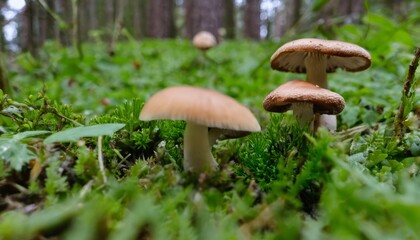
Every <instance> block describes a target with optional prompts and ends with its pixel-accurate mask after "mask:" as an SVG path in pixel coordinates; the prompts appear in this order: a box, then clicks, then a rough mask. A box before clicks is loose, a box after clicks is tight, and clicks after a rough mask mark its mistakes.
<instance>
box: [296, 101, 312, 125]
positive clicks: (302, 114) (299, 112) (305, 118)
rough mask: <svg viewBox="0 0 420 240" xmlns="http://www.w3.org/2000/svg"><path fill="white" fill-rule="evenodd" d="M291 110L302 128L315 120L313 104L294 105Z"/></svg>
mask: <svg viewBox="0 0 420 240" xmlns="http://www.w3.org/2000/svg"><path fill="white" fill-rule="evenodd" d="M290 109H291V110H292V111H293V116H294V117H295V118H296V119H297V120H298V122H299V123H300V125H301V126H305V125H309V124H310V123H311V122H312V120H313V118H314V110H313V104H312V103H292V106H291V107H290Z"/></svg>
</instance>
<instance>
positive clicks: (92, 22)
mask: <svg viewBox="0 0 420 240" xmlns="http://www.w3.org/2000/svg"><path fill="white" fill-rule="evenodd" d="M86 1H87V3H86V5H87V6H88V11H87V13H86V15H87V19H88V25H89V31H91V30H95V29H97V28H98V20H97V16H96V1H95V0H86Z"/></svg>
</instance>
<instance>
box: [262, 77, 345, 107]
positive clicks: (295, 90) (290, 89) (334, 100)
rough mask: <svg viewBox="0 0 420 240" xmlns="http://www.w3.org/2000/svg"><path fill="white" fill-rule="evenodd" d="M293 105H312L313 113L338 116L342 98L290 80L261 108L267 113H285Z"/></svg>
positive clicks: (274, 92) (310, 85)
mask: <svg viewBox="0 0 420 240" xmlns="http://www.w3.org/2000/svg"><path fill="white" fill-rule="evenodd" d="M293 103H312V104H313V111H314V113H319V114H338V113H340V112H341V111H343V109H344V106H345V104H346V103H345V101H344V98H343V97H342V96H340V95H339V94H337V93H335V92H332V91H330V90H328V89H325V88H320V87H318V86H317V85H314V84H312V83H309V82H307V81H302V80H292V81H289V82H286V83H284V84H283V85H281V86H280V87H278V88H277V89H276V90H274V91H272V92H271V93H270V94H268V95H267V97H266V98H265V99H264V102H263V106H264V108H265V110H267V111H269V112H286V111H288V110H289V109H290V107H291V105H292V104H293Z"/></svg>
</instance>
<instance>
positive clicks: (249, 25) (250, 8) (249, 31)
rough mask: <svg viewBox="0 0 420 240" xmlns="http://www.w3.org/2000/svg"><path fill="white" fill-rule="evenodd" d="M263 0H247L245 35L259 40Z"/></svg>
mask: <svg viewBox="0 0 420 240" xmlns="http://www.w3.org/2000/svg"><path fill="white" fill-rule="evenodd" d="M260 14H261V2H260V0H247V1H246V4H245V12H244V27H245V29H244V30H245V32H244V33H245V34H244V35H245V37H246V38H250V39H254V40H259V39H260V27H261V17H260Z"/></svg>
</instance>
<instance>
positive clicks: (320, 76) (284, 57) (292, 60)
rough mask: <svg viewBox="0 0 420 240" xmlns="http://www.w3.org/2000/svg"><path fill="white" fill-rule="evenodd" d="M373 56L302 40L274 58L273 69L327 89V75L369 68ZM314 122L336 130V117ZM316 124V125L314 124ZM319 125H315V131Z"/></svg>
mask: <svg viewBox="0 0 420 240" xmlns="http://www.w3.org/2000/svg"><path fill="white" fill-rule="evenodd" d="M370 64H371V56H370V54H369V52H368V51H366V50H365V49H364V48H362V47H360V46H357V45H355V44H351V43H347V42H341V41H336V40H323V39H315V38H303V39H298V40H294V41H291V42H288V43H286V44H284V45H283V46H281V47H280V48H279V49H278V50H277V51H276V52H275V53H274V54H273V55H272V56H271V68H272V69H275V70H279V71H285V72H295V73H306V79H307V81H308V82H310V83H313V84H315V85H317V86H319V87H321V88H328V82H327V73H331V72H335V71H336V70H337V69H338V68H341V69H343V70H346V71H349V72H357V71H362V70H365V69H367V68H368V67H369V66H370ZM316 116H318V117H317V119H315V122H316V123H318V124H320V125H321V126H325V127H327V128H328V129H329V130H330V131H335V130H336V125H337V123H336V121H337V120H336V118H335V116H329V115H320V117H319V115H316ZM315 125H316V124H315ZM317 127H318V126H314V129H315V130H316V129H317Z"/></svg>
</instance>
